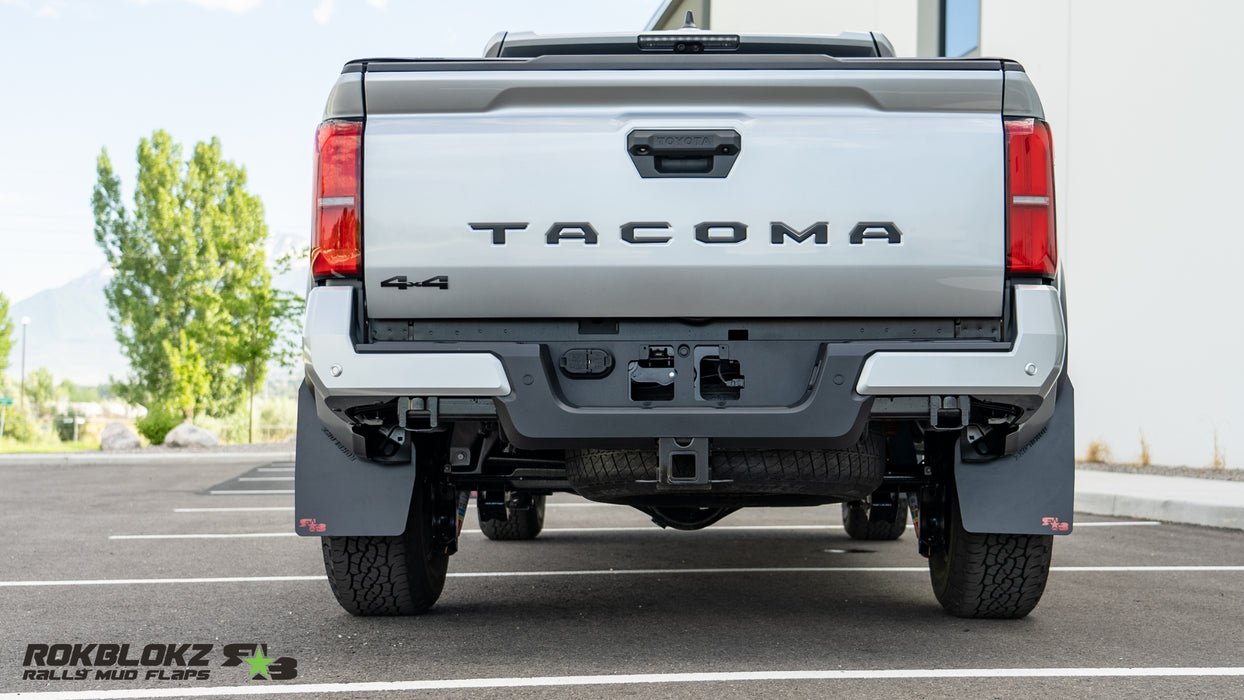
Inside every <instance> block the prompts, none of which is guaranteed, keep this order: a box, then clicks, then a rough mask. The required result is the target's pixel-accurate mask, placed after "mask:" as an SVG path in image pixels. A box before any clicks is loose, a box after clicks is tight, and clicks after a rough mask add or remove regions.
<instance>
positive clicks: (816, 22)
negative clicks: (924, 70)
mask: <svg viewBox="0 0 1244 700" xmlns="http://www.w3.org/2000/svg"><path fill="white" fill-rule="evenodd" d="M700 1H702V0H700ZM684 4H685V5H687V7H688V9H692V10H694V7H690V2H684ZM922 5H923V6H927V7H926V9H924V11H926V12H927V11H929V9H935V5H937V1H935V0H764V1H756V0H709V29H713V30H718V31H736V32H756V34H838V32H843V31H880V32H882V34H884V35H886V37H887V39H889V42H891V44H892V45H893V46H894V52H896V53H898V55H899V56H916V55H917V50H918V48H919V50H921V51H922V52H923V53H926V55H931V53H933V52H935V51H937V44H935V41H937V37H935V35H934V36H933V44H929V45H928V46H926V41H927V39H928V37H927V36H919V32H918V29H919V24H918V20H919V17H918V15H919V11H918V6H922ZM682 9H683V7H682V5H679V11H678V12H675V15H673V16H672V20H671V21H672V26H675V27H677V26H682V21H683V12H682ZM934 11H935V10H934ZM697 22H698V24H700V26H703V17H702V16H700V19H698V20H697ZM918 45H919V46H918Z"/></svg>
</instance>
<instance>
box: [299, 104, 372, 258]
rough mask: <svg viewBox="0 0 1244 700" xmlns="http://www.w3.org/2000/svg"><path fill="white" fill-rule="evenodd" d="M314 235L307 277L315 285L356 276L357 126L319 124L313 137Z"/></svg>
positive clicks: (358, 245)
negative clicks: (309, 276)
mask: <svg viewBox="0 0 1244 700" xmlns="http://www.w3.org/2000/svg"><path fill="white" fill-rule="evenodd" d="M315 137H316V138H315V229H314V231H315V233H314V237H313V238H312V240H311V273H312V274H313V275H314V276H315V278H316V279H322V278H324V277H349V276H354V275H357V274H358V273H359V269H360V267H361V265H362V257H363V256H362V246H361V241H360V236H359V234H360V231H359V217H358V214H359V209H360V204H361V200H362V191H361V188H360V187H359V181H360V179H361V178H360V172H359V165H360V163H359V152H360V151H361V150H362V141H363V124H362V122H324V123H323V124H320V128H319V129H318V130H316V134H315Z"/></svg>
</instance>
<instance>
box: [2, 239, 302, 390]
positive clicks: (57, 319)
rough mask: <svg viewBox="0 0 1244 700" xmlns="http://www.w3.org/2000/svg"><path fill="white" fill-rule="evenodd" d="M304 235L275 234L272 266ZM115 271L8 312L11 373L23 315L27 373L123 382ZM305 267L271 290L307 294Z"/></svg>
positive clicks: (16, 365) (15, 370) (125, 367)
mask: <svg viewBox="0 0 1244 700" xmlns="http://www.w3.org/2000/svg"><path fill="white" fill-rule="evenodd" d="M305 245H306V244H305V242H303V241H302V236H293V235H288V234H286V235H276V236H273V237H272V238H271V239H269V248H270V250H269V252H268V259H269V261H272V260H275V259H276V257H278V256H279V255H281V254H283V253H284V252H286V251H288V250H289V249H291V248H292V249H298V247H299V246H305ZM111 276H112V271H111V270H109V269H108V268H105V267H101V268H98V269H96V270H93V271H91V272H88V273H87V274H85V275H83V276H81V277H79V278H77V279H74V280H70V281H69V282H67V283H65V284H64V285H62V286H60V287H56V288H54V289H46V290H44V291H42V292H39V293H37V294H35V295H34V296H31V297H28V298H26V299H23V300H21V301H18V302H14V303H13V304H12V305H11V306H10V307H9V316H10V318H12V319H13V325H14V331H15V332H14V334H13V340H14V344H13V350H12V352H11V353H10V354H9V369H8V373H9V374H10V375H12V376H14V377H16V376H18V374H19V373H20V372H21V362H22V328H21V319H22V317H23V316H28V317H29V318H30V326H29V327H27V329H26V334H27V335H26V371H27V372H29V371H30V370H33V369H35V368H38V367H47V368H48V369H49V370H51V372H52V377H53V379H54V380H55V381H56V383H57V384H59V383H60V382H61V381H62V380H65V379H69V380H71V381H73V382H74V383H76V384H85V385H94V384H101V383H103V382H106V381H108V379H109V377H110V376H111V377H113V378H115V379H123V378H124V377H125V375H126V374H127V373H128V371H129V361H128V360H126V359H125V356H124V355H122V354H121V346H120V345H118V344H117V341H116V338H115V336H114V335H113V332H112V323H111V322H110V321H109V320H108V305H107V302H106V301H105V299H104V285H105V284H107V282H108V279H109V278H110V277H111ZM306 284H307V263H306V260H305V259H303V260H300V261H299V262H298V263H297V264H295V265H294V266H293V269H292V270H290V271H289V272H287V273H285V274H283V275H275V274H274V275H273V279H272V286H274V287H277V288H279V289H288V290H290V291H293V292H296V293H297V294H299V295H302V294H305V293H306Z"/></svg>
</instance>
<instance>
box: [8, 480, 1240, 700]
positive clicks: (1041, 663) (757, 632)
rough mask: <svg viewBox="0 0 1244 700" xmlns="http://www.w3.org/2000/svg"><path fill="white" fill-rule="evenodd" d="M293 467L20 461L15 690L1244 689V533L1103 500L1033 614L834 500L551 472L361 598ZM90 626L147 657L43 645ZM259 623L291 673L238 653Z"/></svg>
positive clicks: (344, 693)
mask: <svg viewBox="0 0 1244 700" xmlns="http://www.w3.org/2000/svg"><path fill="white" fill-rule="evenodd" d="M292 475H293V474H292V465H291V464H289V463H286V462H273V461H272V460H271V458H268V459H258V458H257V459H256V460H255V461H254V462H253V463H250V464H241V463H238V462H236V461H235V462H232V463H225V462H215V461H202V460H199V461H194V462H188V463H179V462H151V461H147V462H143V463H133V464H115V465H111V466H85V465H73V464H60V465H49V464H14V463H5V464H2V465H0V527H2V528H3V532H4V545H3V550H2V554H0V562H3V564H4V573H3V574H0V611H2V614H3V620H4V624H3V625H2V626H0V698H7V697H10V695H9V694H10V693H22V697H26V696H27V695H26V694H29V697H43V698H51V697H84V698H85V697H109V696H110V694H111V696H112V697H122V696H124V697H155V696H156V695H155V694H156V693H160V694H163V695H160V696H163V697H168V696H180V695H215V696H221V695H225V696H227V695H238V696H242V695H246V696H253V695H255V694H276V693H288V694H295V695H298V696H300V697H317V696H318V697H334V698H349V697H360V698H361V697H378V696H379V697H463V698H465V697H472V698H478V697H514V696H519V697H525V696H541V697H544V696H550V695H551V696H556V697H560V696H564V697H595V696H605V695H608V696H610V697H615V696H621V697H638V696H643V697H649V696H661V697H701V696H708V695H712V696H723V695H724V696H741V697H742V696H745V697H752V696H757V695H761V694H764V695H769V694H785V695H789V696H794V697H806V696H824V695H829V694H849V695H850V696H852V697H878V698H882V697H884V698H893V697H963V696H973V697H976V696H988V697H1013V696H1025V697H1029V696H1037V695H1043V696H1058V697H1067V696H1073V695H1074V696H1084V695H1092V696H1095V697H1112V696H1114V697H1138V696H1145V697H1152V696H1164V695H1170V696H1175V695H1178V696H1190V697H1200V696H1204V697H1211V696H1212V697H1241V696H1244V678H1242V677H1241V676H1244V668H1242V666H1244V663H1242V662H1241V655H1242V654H1244V624H1242V623H1244V537H1241V536H1240V533H1239V531H1229V530H1215V529H1209V528H1199V527H1194V526H1185V525H1170V524H1162V523H1156V522H1153V521H1127V520H1118V519H1110V518H1101V517H1092V516H1083V517H1082V518H1080V520H1079V521H1078V522H1077V526H1076V532H1075V533H1074V534H1073V535H1072V536H1070V537H1067V538H1060V539H1059V540H1058V542H1057V543H1056V545H1055V558H1054V566H1055V569H1056V570H1055V571H1054V572H1053V573H1052V574H1051V578H1050V583H1049V586H1048V588H1047V589H1046V593H1045V597H1044V599H1043V600H1042V603H1041V604H1040V605H1039V606H1038V607H1037V609H1036V611H1035V612H1034V613H1033V614H1032V615H1031V616H1029V617H1028V618H1027V619H1024V620H1019V621H975V620H959V619H955V618H951V617H948V616H946V615H945V614H943V613H942V611H941V609H940V608H939V607H938V605H937V603H936V601H935V600H934V598H933V594H932V591H931V590H930V587H929V581H928V574H927V570H926V569H925V566H924V560H922V559H921V558H920V557H919V556H918V555H917V554H916V552H915V544H914V540H913V537H912V535H911V533H910V531H909V532H908V533H907V534H905V535H904V536H903V538H902V539H900V540H899V541H897V542H883V543H872V542H869V543H859V542H854V541H851V540H849V539H848V538H847V537H846V535H845V534H844V533H843V531H842V529H841V526H840V518H839V516H838V508H837V507H836V506H826V507H822V508H815V509H807V508H802V509H772V510H752V511H744V512H740V513H736V514H734V515H732V516H730V517H728V518H727V519H725V520H723V521H722V522H721V523H720V524H719V525H717V526H714V527H712V528H710V529H708V530H704V531H701V532H690V533H688V532H676V531H663V530H660V529H658V528H656V527H655V526H653V525H651V524H650V523H649V522H648V521H647V518H646V516H644V515H642V514H640V513H638V512H636V511H633V510H630V509H627V508H622V507H616V506H603V505H597V504H592V503H589V502H587V501H584V500H582V499H578V498H576V497H572V496H568V495H558V496H556V497H555V498H553V499H551V500H550V507H549V508H548V512H547V516H546V521H545V528H546V529H545V533H544V534H542V535H541V537H540V538H539V539H538V540H535V541H532V542H491V541H489V540H487V539H485V538H484V537H483V536H482V535H481V534H479V533H478V531H477V530H476V525H475V523H474V521H473V517H471V518H469V519H468V521H467V524H466V530H465V534H464V537H463V540H462V543H461V551H460V553H459V554H458V555H456V556H455V557H454V558H453V559H452V560H451V563H450V578H449V580H448V581H447V583H446V586H445V592H444V594H443V595H442V597H441V599H440V602H439V603H438V605H437V606H436V607H435V608H434V609H433V611H432V612H431V613H429V614H427V615H424V616H421V617H415V618H399V619H359V618H353V617H350V616H349V615H347V614H346V613H344V612H343V611H342V610H341V609H340V608H339V607H338V606H337V604H336V602H335V601H334V600H333V598H332V594H331V593H330V592H329V590H328V586H327V583H326V582H325V581H324V580H323V568H322V563H321V560H320V554H319V542H318V540H314V539H306V538H300V537H295V536H293V535H292V524H293V523H292V520H293V508H292V506H293V496H292V483H293V482H292V480H291V479H292ZM75 644H77V645H91V644H94V645H96V647H95V648H94V650H93V651H92V650H84V649H85V646H79V647H78V650H77V651H79V652H80V653H81V654H82V658H84V659H91V658H95V659H96V660H98V658H97V657H98V655H99V653H101V650H102V649H103V648H104V646H105V645H118V646H119V645H127V644H128V645H129V650H128V652H127V653H128V655H129V656H128V657H127V658H132V659H139V658H140V657H141V660H140V661H139V662H138V663H137V664H136V665H135V666H134V667H132V668H133V669H134V670H135V672H136V673H137V677H136V678H134V679H129V680H127V679H124V678H122V679H118V680H103V679H101V680H96V673H95V672H96V671H97V670H98V669H97V668H96V667H94V666H92V667H90V668H89V671H90V673H89V674H88V677H87V678H86V679H84V680H76V679H75V676H74V674H75V672H76V670H77V669H79V668H85V666H83V665H82V664H81V663H78V662H74V663H66V664H63V665H58V666H53V665H50V664H48V665H45V666H38V665H37V664H34V663H31V664H30V665H26V666H24V665H23V663H24V662H26V661H28V660H29V659H28V658H27V657H30V655H31V654H32V653H34V654H36V655H38V654H39V653H40V649H41V647H40V646H39V645H43V646H44V647H46V648H45V649H43V650H42V653H43V654H48V655H46V656H43V657H42V658H44V659H45V660H46V659H63V658H65V657H64V656H58V654H59V653H62V652H63V654H69V653H70V652H69V651H68V650H69V649H71V648H72V645H75ZM195 644H198V645H212V646H211V650H210V652H205V654H206V658H207V659H209V660H210V665H209V666H207V667H198V668H202V669H203V670H209V671H210V674H209V675H208V677H207V678H206V679H199V678H191V679H176V680H174V679H172V678H169V677H166V678H164V679H161V678H160V677H158V676H151V677H150V678H148V674H150V673H152V672H153V671H154V672H156V673H159V672H165V675H166V676H169V675H171V674H172V672H173V671H177V670H182V671H184V670H187V669H190V668H191V667H190V666H189V665H188V666H186V667H182V666H180V665H179V664H175V663H172V662H171V661H169V662H168V663H169V664H170V665H160V664H154V663H153V664H150V665H148V664H145V663H144V661H151V662H155V661H158V660H159V659H158V658H157V657H165V656H167V657H168V659H171V658H173V655H172V654H171V653H169V654H166V652H165V651H163V650H162V649H160V648H156V647H163V648H167V647H168V646H169V645H174V646H176V647H183V645H195ZM253 644H261V645H266V646H264V647H260V648H259V649H258V650H259V651H260V652H263V653H262V654H261V656H260V658H265V657H267V658H275V659H280V658H286V659H293V660H295V662H296V666H293V667H292V668H296V677H293V678H288V679H286V680H271V679H270V680H267V681H260V680H251V679H250V674H249V672H248V671H247V670H246V669H247V666H246V665H245V664H244V663H242V662H241V660H239V662H238V664H237V665H234V666H224V665H223V664H222V661H223V659H225V658H228V657H229V651H228V649H229V647H228V646H227V645H242V646H241V647H236V646H235V647H232V649H233V652H234V653H233V655H234V656H236V657H239V659H241V657H242V656H243V654H242V652H240V651H238V650H239V649H241V650H242V651H244V652H245V656H246V657H247V658H254V656H255V654H254V653H253V648H252V647H249V646H247V645H253ZM32 645H34V646H33V647H32ZM57 645H64V646H62V647H61V650H62V651H61V652H58V651H56V650H55V649H53V647H55V646H57ZM32 648H33V649H34V650H35V651H33V652H32ZM197 648H201V647H187V648H186V649H190V650H191V651H185V650H184V649H183V651H185V653H184V654H183V655H184V656H185V657H186V658H190V657H192V656H193V653H194V652H193V649H197ZM112 649H113V650H114V651H115V649H116V647H112ZM152 649H154V651H151V650H152ZM148 654H150V656H148ZM178 658H181V657H178ZM79 661H81V659H79ZM166 661H167V659H166ZM83 663H85V662H83ZM112 668H114V669H117V670H120V667H118V666H113V667H112ZM274 668H275V669H277V670H278V671H279V669H280V668H281V664H280V663H277V664H275V665H274ZM285 668H287V669H288V668H291V666H290V665H289V664H288V663H286V664H285ZM32 670H43V671H45V672H51V673H52V675H54V676H57V677H56V679H55V680H52V679H47V678H46V674H45V676H44V677H41V678H40V679H29V678H28V679H23V673H24V672H28V671H32ZM195 670H197V669H195ZM63 675H67V676H69V678H68V679H66V678H63V677H61V676H63ZM274 675H275V674H274ZM220 688H228V689H231V690H223V691H222V690H210V689H220ZM126 689H151V692H145V691H144V692H139V693H130V694H125V695H122V694H121V693H122V692H123V691H125V690H126Z"/></svg>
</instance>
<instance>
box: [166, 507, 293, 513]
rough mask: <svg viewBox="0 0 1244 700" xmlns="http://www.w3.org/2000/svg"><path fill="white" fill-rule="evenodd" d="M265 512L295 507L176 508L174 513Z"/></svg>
mask: <svg viewBox="0 0 1244 700" xmlns="http://www.w3.org/2000/svg"><path fill="white" fill-rule="evenodd" d="M265 510H282V511H292V510H294V507H293V506H270V507H262V506H261V507H255V508H174V509H173V512H174V513H246V512H258V511H265Z"/></svg>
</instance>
